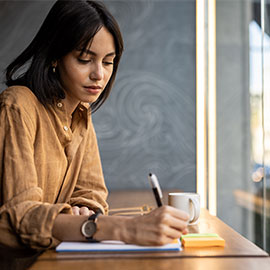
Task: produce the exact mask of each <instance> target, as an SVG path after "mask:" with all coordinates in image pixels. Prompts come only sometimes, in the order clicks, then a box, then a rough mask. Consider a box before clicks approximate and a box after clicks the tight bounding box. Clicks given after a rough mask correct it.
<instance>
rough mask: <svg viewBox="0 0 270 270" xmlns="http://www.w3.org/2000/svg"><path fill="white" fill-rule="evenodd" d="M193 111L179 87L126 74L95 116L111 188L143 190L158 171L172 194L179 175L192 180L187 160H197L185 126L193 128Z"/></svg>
mask: <svg viewBox="0 0 270 270" xmlns="http://www.w3.org/2000/svg"><path fill="white" fill-rule="evenodd" d="M192 105H193V101H192V100H191V99H189V98H188V97H186V96H184V95H183V91H182V90H181V88H180V87H179V86H175V85H173V84H172V83H170V82H167V81H164V80H161V79H160V78H159V77H158V76H156V75H155V74H153V73H146V72H138V71H137V72H135V71H126V72H122V73H121V76H119V78H118V81H117V83H116V85H115V87H114V89H113V92H112V94H111V96H110V98H109V100H108V101H107V104H106V105H105V106H104V107H102V108H101V109H100V111H99V112H97V114H96V116H94V122H95V128H96V131H97V135H98V138H99V145H100V149H101V156H102V161H103V165H104V173H105V176H107V177H108V181H107V183H108V185H109V186H113V187H115V186H117V187H118V188H121V186H124V187H127V186H128V185H129V186H130V187H136V188H142V187H145V186H146V185H147V184H148V183H147V181H146V176H147V173H148V172H149V171H155V172H156V173H158V174H159V175H161V176H162V178H163V179H171V180H170V182H168V183H166V187H167V188H169V187H171V188H172V187H175V184H176V183H175V182H174V181H177V182H179V175H189V174H190V173H191V172H192V171H193V170H194V163H193V162H194V160H192V161H191V160H190V158H187V157H190V156H194V141H193V144H189V143H188V141H187V140H186V137H187V135H188V134H186V132H185V126H184V125H185V124H189V125H193V124H194V108H193V106H192ZM187 108H190V111H188V110H187ZM194 133H195V131H194ZM188 136H190V137H193V139H194V138H195V134H189V135H188ZM180 172H181V173H180ZM107 177H106V178H107ZM115 177H116V179H115ZM118 177H119V178H118ZM174 179H177V180H174ZM110 181H115V182H116V183H111V182H110ZM162 182H163V181H162ZM178 186H179V184H178ZM179 188H180V187H179Z"/></svg>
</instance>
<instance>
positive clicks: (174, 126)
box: [0, 0, 196, 191]
mask: <svg viewBox="0 0 270 270" xmlns="http://www.w3.org/2000/svg"><path fill="white" fill-rule="evenodd" d="M105 2H106V4H107V6H108V7H109V9H110V10H111V12H112V13H113V14H114V15H115V17H116V18H117V20H118V22H119V24H120V28H121V29H122V32H123V36H124V40H125V52H124V55H123V58H122V62H121V65H120V68H119V73H118V76H117V81H116V83H115V86H114V88H113V90H112V94H111V96H110V98H109V99H108V100H107V101H106V103H105V105H104V106H103V107H102V108H101V109H100V110H99V111H97V113H96V114H95V115H94V117H93V118H94V124H95V128H96V132H97V136H98V140H99V146H100V152H101V157H102V163H103V169H104V175H105V179H106V182H107V185H108V187H109V189H110V190H113V189H126V188H132V189H142V188H149V184H148V181H147V175H148V173H149V172H154V173H156V174H157V175H158V177H159V178H160V182H161V186H162V188H180V189H183V190H186V191H195V188H196V167H195V166H196V154H195V153H196V145H195V141H196V140H195V136H196V134H195V133H196V132H195V130H196V126H195V125H196V121H195V120H196V119H195V117H196V115H195V105H196V100H195V68H196V63H195V46H196V44H195V34H196V32H195V0H194V1H193V0H179V1H105ZM51 5H52V4H51V2H47V1H46V2H44V1H41V2H33V1H31V2H19V3H18V2H0V25H1V28H0V40H1V41H0V42H1V47H0V55H1V66H0V67H1V69H2V68H3V67H4V66H6V65H7V63H8V62H9V61H10V60H11V59H13V57H15V56H16V55H17V54H18V53H19V52H20V51H21V50H22V49H23V48H24V47H25V46H26V45H27V44H28V43H29V41H30V40H31V39H32V37H33V35H34V34H35V33H36V31H37V30H38V28H39V26H40V24H41V23H42V21H43V19H44V17H45V15H46V14H47V12H48V10H49V8H50V7H51Z"/></svg>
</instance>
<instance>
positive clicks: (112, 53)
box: [81, 50, 116, 57]
mask: <svg viewBox="0 0 270 270" xmlns="http://www.w3.org/2000/svg"><path fill="white" fill-rule="evenodd" d="M83 53H86V54H90V55H93V56H97V54H96V53H95V52H93V51H91V50H82V51H81V54H83ZM115 55H116V53H115V52H111V53H108V54H106V55H105V57H109V56H115Z"/></svg>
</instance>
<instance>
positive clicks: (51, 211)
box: [0, 0, 188, 249]
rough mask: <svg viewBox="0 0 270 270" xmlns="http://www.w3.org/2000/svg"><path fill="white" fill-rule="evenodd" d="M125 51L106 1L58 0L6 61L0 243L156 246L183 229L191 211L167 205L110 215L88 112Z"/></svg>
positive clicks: (105, 91) (0, 115)
mask: <svg viewBox="0 0 270 270" xmlns="http://www.w3.org/2000/svg"><path fill="white" fill-rule="evenodd" d="M122 51H123V41H122V37H121V33H120V30H119V27H118V25H117V22H116V21H115V19H114V18H113V17H112V15H111V14H110V13H109V12H108V10H107V9H106V8H105V7H104V6H103V4H101V3H99V2H96V1H82V0H80V1H62V0H59V1H57V2H56V3H55V4H54V6H53V7H52V9H51V11H50V12H49V14H48V16H47V17H46V19H45V21H44V23H43V25H42V26H41V28H40V30H39V32H38V33H37V35H36V37H35V38H34V39H33V41H32V42H31V44H30V45H29V46H28V47H27V48H26V49H25V51H23V52H22V54H21V55H19V56H18V57H17V58H16V59H15V60H14V61H13V62H12V63H11V64H10V65H9V66H8V67H7V70H6V84H7V86H9V87H8V88H7V89H6V90H5V91H4V92H2V94H1V95H0V126H1V133H0V153H1V154H0V164H1V165H0V166H1V167H0V172H1V195H0V201H1V208H0V217H1V218H0V231H1V239H0V243H1V244H3V245H7V246H11V247H22V246H29V247H31V248H33V249H45V248H51V247H55V246H56V245H57V244H58V243H59V241H65V240H66V241H68V240H75V241H86V240H88V241H100V240H105V239H111V240H122V241H124V242H127V243H134V244H141V245H149V244H150V245H160V244H165V243H169V242H171V241H172V239H174V238H179V237H180V235H181V234H182V233H186V231H187V229H186V227H187V219H188V216H187V214H185V213H183V212H181V211H179V210H177V209H174V208H172V207H168V206H166V207H161V208H158V209H155V210H154V211H152V212H151V213H149V214H147V215H144V216H139V217H132V218H130V217H129V218H127V217H119V216H118V217H117V216H113V217H112V216H107V215H106V213H107V210H108V206H107V203H106V197H107V189H106V186H105V183H104V179H103V175H102V169H101V162H100V157H99V151H98V146H97V141H96V135H95V131H94V128H93V124H92V121H91V112H93V111H96V110H97V109H98V108H99V107H100V106H101V105H102V104H103V102H104V101H105V100H106V98H107V97H108V95H109V93H110V90H111V88H112V84H113V82H114V79H115V76H116V72H117V68H118V64H119V61H120V58H121V54H122ZM22 70H23V71H24V72H23V71H22ZM89 104H90V105H89ZM101 213H103V214H105V215H101Z"/></svg>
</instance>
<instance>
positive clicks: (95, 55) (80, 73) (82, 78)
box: [57, 27, 115, 110]
mask: <svg viewBox="0 0 270 270" xmlns="http://www.w3.org/2000/svg"><path fill="white" fill-rule="evenodd" d="M114 57H115V45H114V39H113V36H112V34H111V33H110V32H109V31H108V30H107V29H106V28H105V27H102V28H101V29H100V30H99V31H98V32H97V33H96V35H95V36H94V38H93V39H92V42H91V43H90V44H89V46H88V47H87V49H86V50H85V51H78V50H74V51H72V52H70V53H68V54H67V55H66V56H64V57H63V58H62V59H60V60H59V61H58V62H57V68H58V71H59V74H60V80H61V84H62V86H63V88H64V90H65V93H66V98H65V102H67V103H68V104H67V105H68V106H69V107H70V109H71V110H74V109H75V107H76V106H77V105H78V103H79V102H89V103H92V102H94V101H96V100H97V99H98V97H99V96H100V94H101V93H102V91H103V90H104V88H105V87H106V85H107V83H108V81H109V80H110V77H111V75H112V72H113V61H114Z"/></svg>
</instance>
